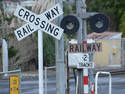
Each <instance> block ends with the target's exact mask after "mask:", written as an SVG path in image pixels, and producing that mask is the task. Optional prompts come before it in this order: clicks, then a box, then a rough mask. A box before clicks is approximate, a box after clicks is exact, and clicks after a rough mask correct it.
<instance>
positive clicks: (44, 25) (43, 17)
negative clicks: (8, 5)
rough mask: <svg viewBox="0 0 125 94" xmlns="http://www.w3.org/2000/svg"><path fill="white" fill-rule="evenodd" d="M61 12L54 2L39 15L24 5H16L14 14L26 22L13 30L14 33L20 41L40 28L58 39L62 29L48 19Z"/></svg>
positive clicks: (55, 16)
mask: <svg viewBox="0 0 125 94" xmlns="http://www.w3.org/2000/svg"><path fill="white" fill-rule="evenodd" d="M62 14H63V11H62V9H61V7H60V5H59V4H56V5H55V6H53V7H52V8H50V9H49V10H47V11H45V12H44V13H42V14H40V15H36V14H35V13H33V12H31V11H29V10H28V9H26V8H24V7H21V6H17V9H16V11H15V12H14V15H15V16H17V17H18V18H20V19H22V20H24V21H25V22H27V24H25V25H23V26H22V27H20V28H18V29H17V30H15V31H14V32H15V35H16V37H17V39H18V40H19V41H20V40H22V39H23V38H25V37H27V36H29V35H30V34H32V33H33V32H35V31H36V30H38V29H40V30H42V31H44V32H45V33H47V34H49V35H51V36H53V37H54V38H56V39H58V40H60V38H61V36H62V34H63V31H64V30H63V29H62V28H60V27H58V26H57V25H55V24H52V23H50V21H52V20H54V19H55V18H57V17H59V16H60V15H62Z"/></svg>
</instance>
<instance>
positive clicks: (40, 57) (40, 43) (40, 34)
mask: <svg viewBox="0 0 125 94" xmlns="http://www.w3.org/2000/svg"><path fill="white" fill-rule="evenodd" d="M38 63H39V65H38V68H39V94H43V93H44V91H43V32H42V31H41V30H38Z"/></svg>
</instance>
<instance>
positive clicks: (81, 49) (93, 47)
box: [68, 43, 102, 53]
mask: <svg viewBox="0 0 125 94" xmlns="http://www.w3.org/2000/svg"><path fill="white" fill-rule="evenodd" d="M100 51H102V44H101V43H87V44H69V45H68V53H89V52H100Z"/></svg>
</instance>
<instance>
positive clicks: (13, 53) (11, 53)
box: [8, 46, 18, 58]
mask: <svg viewBox="0 0 125 94" xmlns="http://www.w3.org/2000/svg"><path fill="white" fill-rule="evenodd" d="M17 52H18V50H17V49H16V48H14V47H13V46H11V47H10V48H8V57H9V58H12V57H14V56H16V54H17Z"/></svg>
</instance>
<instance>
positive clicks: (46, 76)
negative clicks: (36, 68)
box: [45, 67, 48, 94]
mask: <svg viewBox="0 0 125 94" xmlns="http://www.w3.org/2000/svg"><path fill="white" fill-rule="evenodd" d="M47 81H48V80H47V67H45V94H47Z"/></svg>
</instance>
